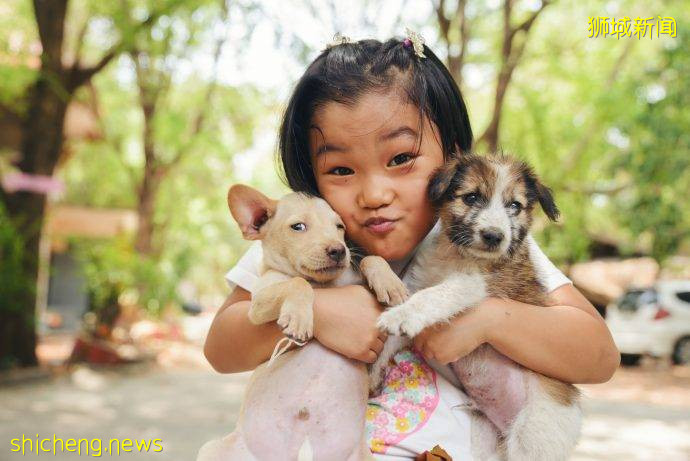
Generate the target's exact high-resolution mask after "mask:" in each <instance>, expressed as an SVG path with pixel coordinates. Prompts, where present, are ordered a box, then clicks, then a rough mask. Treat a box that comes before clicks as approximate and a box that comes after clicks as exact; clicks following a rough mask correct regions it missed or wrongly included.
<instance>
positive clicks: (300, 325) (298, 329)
mask: <svg viewBox="0 0 690 461" xmlns="http://www.w3.org/2000/svg"><path fill="white" fill-rule="evenodd" d="M278 325H280V327H281V328H282V329H283V333H284V334H285V335H286V336H287V337H289V338H292V339H296V340H298V341H308V340H309V339H311V337H312V336H314V312H313V310H312V307H311V306H302V305H297V304H294V303H291V302H289V301H286V302H285V303H283V306H282V307H281V308H280V316H279V317H278Z"/></svg>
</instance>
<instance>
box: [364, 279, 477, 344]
mask: <svg viewBox="0 0 690 461" xmlns="http://www.w3.org/2000/svg"><path fill="white" fill-rule="evenodd" d="M486 296H487V292H486V283H485V281H484V277H483V276H481V275H479V274H455V275H452V276H450V277H448V278H447V279H445V280H444V281H443V282H441V283H440V284H438V285H434V286H432V287H429V288H425V289H423V290H420V291H418V292H416V293H415V294H413V295H412V296H411V297H410V299H408V300H407V301H406V302H404V303H403V304H401V305H399V306H396V307H392V308H390V309H388V310H386V312H384V313H382V314H381V315H380V316H379V320H378V323H377V325H378V327H379V328H382V329H385V330H387V331H388V332H389V333H392V334H405V335H407V336H409V337H410V338H413V337H415V336H416V335H417V334H418V333H419V332H420V331H422V330H423V329H424V328H426V327H428V326H431V325H434V324H436V323H439V322H443V321H448V320H450V319H451V318H452V317H453V316H454V315H456V314H458V313H460V312H462V311H463V310H465V309H467V308H469V307H472V306H475V305H477V304H478V303H479V302H480V301H482V300H483V299H484V298H486Z"/></svg>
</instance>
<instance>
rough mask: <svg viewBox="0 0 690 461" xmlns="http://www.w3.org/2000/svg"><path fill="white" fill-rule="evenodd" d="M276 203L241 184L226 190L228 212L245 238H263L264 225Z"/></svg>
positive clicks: (273, 211)
mask: <svg viewBox="0 0 690 461" xmlns="http://www.w3.org/2000/svg"><path fill="white" fill-rule="evenodd" d="M277 204H278V202H277V201H276V200H272V199H270V198H268V197H266V196H265V195H264V194H262V193H261V192H259V191H258V190H256V189H254V188H251V187H249V186H245V185H243V184H235V185H234V186H232V187H230V190H228V206H229V207H230V213H231V214H232V217H233V218H235V221H237V224H238V225H239V226H240V230H241V231H242V236H243V237H244V238H245V239H247V240H260V239H261V238H263V234H264V233H263V232H262V231H263V230H265V227H264V225H265V224H266V222H267V221H268V220H269V219H270V218H271V217H272V216H273V215H274V214H275V211H276V206H277Z"/></svg>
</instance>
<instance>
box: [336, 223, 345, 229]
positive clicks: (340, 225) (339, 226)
mask: <svg viewBox="0 0 690 461" xmlns="http://www.w3.org/2000/svg"><path fill="white" fill-rule="evenodd" d="M335 227H337V228H338V229H340V230H345V226H344V225H343V224H336V225H335Z"/></svg>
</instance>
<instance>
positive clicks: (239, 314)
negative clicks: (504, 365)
mask: <svg viewBox="0 0 690 461" xmlns="http://www.w3.org/2000/svg"><path fill="white" fill-rule="evenodd" d="M471 146H472V130H471V128H470V123H469V119H468V115H467V110H466V108H465V104H464V102H463V98H462V96H461V94H460V91H459V89H458V87H457V85H456V84H455V82H454V81H453V78H452V77H451V75H450V73H449V72H448V70H447V69H446V67H445V66H444V65H443V63H442V62H441V61H440V60H439V59H438V58H437V57H436V55H435V54H434V53H433V52H432V51H431V50H430V49H428V48H427V47H425V46H423V45H422V44H421V43H419V42H418V41H417V40H416V37H415V36H412V37H408V38H406V39H404V40H399V39H390V40H388V41H386V42H385V43H381V42H379V41H377V40H361V41H358V42H354V43H350V42H348V41H343V42H342V43H340V44H337V45H333V46H330V47H329V48H328V49H326V50H324V51H323V52H322V53H321V54H320V55H319V56H318V57H317V58H316V59H315V60H314V62H312V64H311V65H310V66H309V67H308V68H307V70H306V72H305V73H304V75H303V76H302V78H301V79H300V81H299V82H298V83H297V86H296V88H295V90H294V92H293V94H292V96H291V98H290V102H289V104H288V107H287V109H286V112H285V114H284V118H283V122H282V126H281V129H280V146H279V147H280V156H281V160H282V166H283V170H284V173H285V176H286V178H287V182H288V184H289V185H290V187H291V188H292V189H293V190H295V191H304V192H308V193H310V194H314V195H318V196H320V197H323V198H324V199H325V200H326V201H327V202H328V203H329V204H330V205H331V206H332V207H333V209H334V210H335V211H336V212H337V213H338V214H340V216H341V217H342V219H343V221H344V223H345V226H346V232H347V237H348V239H349V240H350V241H351V242H352V243H353V244H354V245H356V246H357V247H359V248H360V249H362V250H363V251H364V252H365V253H367V254H376V255H379V256H382V257H383V258H385V259H386V260H388V261H389V262H390V263H391V266H392V267H393V268H394V269H395V270H396V271H397V272H398V274H399V275H400V276H401V277H403V280H405V269H406V268H407V266H408V265H409V263H410V261H411V260H412V258H413V257H414V253H415V249H416V248H417V247H418V246H419V245H420V243H422V242H423V241H425V240H426V241H428V239H430V238H432V237H433V234H434V233H435V232H437V231H438V228H437V227H435V226H434V225H435V223H436V219H435V216H434V210H433V209H432V207H431V205H430V203H429V202H428V200H427V197H426V193H425V191H426V187H427V182H428V179H429V176H430V174H431V173H432V171H433V170H434V169H435V168H437V167H439V166H440V165H442V164H443V163H444V162H446V161H447V160H448V159H450V158H452V157H453V156H454V155H462V154H463V153H466V152H468V151H469V150H470V149H471ZM528 244H529V246H530V252H531V257H532V261H533V263H534V265H535V267H536V268H537V271H538V273H539V274H540V275H541V277H542V280H541V281H542V282H543V284H544V286H546V287H547V289H548V290H549V292H550V295H551V297H552V298H553V299H554V300H555V301H556V302H557V303H558V305H557V306H554V307H544V306H533V305H529V304H524V303H520V302H517V301H512V300H506V299H494V298H489V299H487V300H485V301H484V302H483V303H481V304H480V305H479V306H477V307H476V308H475V309H472V310H471V311H469V312H468V313H466V314H464V315H462V316H458V317H457V318H455V319H454V320H452V321H451V322H450V324H447V325H443V326H436V327H432V328H429V329H427V330H425V331H423V332H422V333H420V334H419V335H418V336H417V337H416V338H414V348H412V349H409V350H404V351H401V352H399V353H398V354H397V355H396V356H395V358H394V362H395V363H394V364H392V365H391V366H390V367H389V369H388V373H387V377H386V379H385V381H384V389H383V391H382V393H381V394H380V395H378V396H373V397H371V398H370V402H369V407H368V410H367V428H366V429H367V437H368V441H369V445H370V448H371V450H372V452H373V453H374V454H375V458H376V459H380V460H395V459H414V457H415V456H416V455H417V454H419V453H422V452H424V451H425V450H431V449H432V448H433V447H434V445H436V444H438V445H440V446H441V447H443V448H444V449H445V450H446V451H447V452H448V454H450V455H451V456H452V457H453V458H454V459H456V460H459V459H462V460H466V459H472V455H471V450H470V447H471V434H472V427H471V426H472V423H471V422H472V421H473V419H472V418H470V416H469V413H468V411H467V405H466V403H467V398H466V396H465V395H464V394H463V392H462V391H461V390H460V389H458V388H457V387H456V385H457V384H458V383H457V382H456V380H455V378H454V376H453V375H452V373H451V372H450V369H449V367H448V366H447V364H448V363H450V362H453V361H455V360H457V359H459V358H460V357H463V356H464V355H466V354H468V353H469V352H471V351H472V350H473V349H475V348H476V347H477V346H479V345H480V344H482V343H485V342H488V343H490V344H491V345H492V346H493V347H494V348H495V349H496V350H498V351H500V352H501V353H503V354H504V355H506V356H507V357H509V358H511V359H513V360H514V361H516V362H518V363H520V364H522V365H524V366H525V367H528V368H531V369H533V370H535V371H537V372H539V373H542V374H544V375H547V376H552V377H554V378H557V379H560V380H562V381H565V382H570V383H600V382H605V381H607V380H608V379H609V378H610V377H611V376H612V375H613V373H614V371H615V369H616V367H617V366H618V362H619V354H618V351H617V350H616V347H615V346H614V344H613V341H612V339H611V336H610V334H609V332H608V329H607V328H606V325H605V323H604V321H603V319H602V318H601V317H600V316H599V314H598V313H597V312H596V310H595V309H594V307H593V306H592V305H591V304H590V303H589V302H588V301H587V300H586V299H585V298H584V297H583V296H582V294H580V292H579V291H578V290H577V289H576V288H574V287H573V285H572V283H571V282H570V280H569V279H568V278H567V277H566V276H565V275H563V274H562V273H561V272H560V271H559V270H558V269H557V268H556V267H555V266H554V265H553V264H552V263H551V262H550V261H549V260H548V258H547V257H546V256H545V255H544V254H543V253H542V252H541V250H540V249H539V247H538V246H537V244H536V243H535V241H534V240H533V239H532V237H531V236H529V237H528ZM260 260H261V246H260V244H259V243H256V244H255V245H254V246H252V247H251V248H250V250H249V251H248V252H247V253H246V254H245V255H244V256H243V257H242V258H241V259H240V261H239V262H238V263H237V265H236V266H235V267H234V268H233V269H232V270H230V271H229V272H228V274H227V275H226V278H227V280H228V282H229V283H230V285H231V286H233V287H234V289H233V292H232V294H230V296H229V297H228V299H227V300H226V301H225V303H224V304H223V306H222V307H221V308H220V309H219V311H218V313H217V314H216V318H215V319H214V321H213V324H212V326H211V329H210V331H209V334H208V337H207V340H206V345H205V349H204V352H205V354H206V357H207V359H208V360H209V362H210V363H211V364H212V365H213V367H214V368H215V369H216V370H217V371H219V372H221V373H234V372H240V371H246V370H252V369H254V368H255V367H256V366H257V365H259V364H260V363H262V362H264V361H266V360H267V359H268V358H269V356H270V355H271V352H272V351H273V349H274V346H275V345H276V343H277V342H278V341H279V340H280V339H281V338H283V335H282V334H281V331H280V329H279V327H278V326H277V325H276V324H275V322H272V323H269V324H265V325H258V326H257V325H253V324H252V323H250V322H249V320H248V318H247V311H248V308H249V300H250V291H251V288H252V285H253V283H254V281H255V280H256V279H257V273H258V265H259V262H260ZM381 310H382V306H380V305H379V303H378V302H377V301H376V299H375V298H374V297H373V295H372V294H371V293H370V292H369V290H367V289H366V288H364V287H362V286H346V287H340V288H327V289H317V290H316V296H315V302H314V337H315V339H316V340H317V341H319V342H320V343H321V344H323V345H324V346H326V347H328V348H330V349H332V350H334V351H336V352H338V353H340V354H343V355H345V356H346V357H349V358H352V359H356V360H360V361H363V362H366V363H373V362H374V361H375V360H376V358H377V356H378V354H379V353H380V352H381V349H382V348H383V343H384V341H385V339H386V335H385V333H382V332H380V331H378V329H377V328H376V319H377V316H378V315H379V313H380V312H381Z"/></svg>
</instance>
